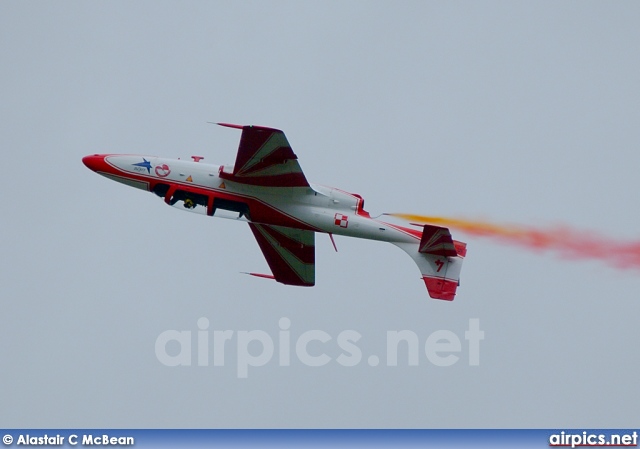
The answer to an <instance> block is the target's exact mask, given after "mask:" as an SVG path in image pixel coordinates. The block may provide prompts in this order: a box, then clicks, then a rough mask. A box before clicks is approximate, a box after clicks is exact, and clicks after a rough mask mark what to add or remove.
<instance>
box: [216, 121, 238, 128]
mask: <svg viewBox="0 0 640 449" xmlns="http://www.w3.org/2000/svg"><path fill="white" fill-rule="evenodd" d="M216 125H220V126H224V127H226V128H235V129H243V128H244V126H243V125H236V124H235V123H223V122H218V123H216Z"/></svg>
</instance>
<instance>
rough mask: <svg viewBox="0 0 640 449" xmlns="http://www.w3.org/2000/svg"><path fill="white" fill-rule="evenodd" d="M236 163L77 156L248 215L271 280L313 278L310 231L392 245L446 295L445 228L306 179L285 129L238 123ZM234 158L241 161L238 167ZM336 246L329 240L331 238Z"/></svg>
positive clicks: (110, 174)
mask: <svg viewBox="0 0 640 449" xmlns="http://www.w3.org/2000/svg"><path fill="white" fill-rule="evenodd" d="M231 126H232V127H235V128H239V129H243V136H242V139H241V143H240V148H239V150H238V155H237V158H236V164H235V166H224V165H217V164H209V163H206V162H203V161H202V159H203V158H202V157H198V156H192V160H182V159H178V160H176V159H166V158H161V157H156V156H142V155H120V154H94V155H90V156H86V157H85V158H83V163H84V164H85V165H86V166H87V167H88V168H90V169H91V170H93V171H94V172H96V173H98V174H100V175H103V176H105V177H107V178H109V179H112V180H114V181H118V182H120V183H123V184H126V185H128V186H131V187H136V188H138V189H141V190H146V191H149V192H153V193H155V194H156V195H158V196H160V197H161V198H163V199H164V201H165V202H166V203H167V204H168V205H171V206H174V207H178V208H180V209H182V210H187V211H192V212H196V213H200V214H203V215H207V216H212V217H222V218H230V219H234V220H240V221H245V222H248V223H249V224H250V226H251V229H252V231H253V233H254V236H255V237H256V239H257V240H258V244H259V245H260V247H261V249H262V251H263V253H264V255H265V257H266V259H267V262H268V263H269V266H270V268H271V270H272V272H273V276H270V275H265V277H272V278H275V279H276V280H277V281H279V282H282V283H284V284H290V285H302V286H311V285H314V283H315V243H314V242H315V240H314V236H315V233H317V232H320V233H327V234H329V235H330V236H332V235H333V234H336V235H344V236H349V237H358V238H363V239H370V240H379V241H385V242H390V243H393V244H395V245H396V246H398V247H400V248H401V249H403V250H404V251H406V252H407V253H408V254H409V255H410V256H412V257H413V258H414V260H415V261H416V263H417V264H418V266H419V268H420V271H421V273H422V277H423V279H424V280H425V284H426V285H427V288H428V290H429V293H430V295H431V296H432V297H433V298H437V299H445V300H452V299H453V297H454V296H455V292H456V287H457V286H458V283H459V274H460V268H461V265H462V261H463V258H464V256H465V254H466V245H465V244H464V243H461V242H456V241H452V240H451V237H450V234H449V232H448V230H447V229H446V228H440V227H436V226H429V225H426V226H425V227H424V229H413V228H409V227H405V226H401V225H397V224H392V223H388V222H386V221H381V220H378V219H375V218H372V217H371V216H370V215H369V213H368V212H366V211H365V210H364V200H363V198H362V197H361V196H360V195H357V194H351V193H347V192H345V191H342V190H340V189H336V188H331V187H325V186H322V185H318V184H311V183H308V182H307V181H306V178H305V177H304V174H303V173H302V170H301V169H300V167H299V164H298V163H297V157H296V156H295V154H293V152H292V150H291V148H290V146H289V145H288V142H287V141H286V138H285V137H284V134H283V133H282V132H281V131H279V130H274V129H271V128H264V127H242V126H237V125H231ZM239 164H240V165H241V166H239ZM334 245H335V244H334Z"/></svg>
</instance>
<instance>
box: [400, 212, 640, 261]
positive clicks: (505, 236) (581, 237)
mask: <svg viewBox="0 0 640 449" xmlns="http://www.w3.org/2000/svg"><path fill="white" fill-rule="evenodd" d="M389 215H391V216H394V217H398V218H402V219H404V220H408V221H410V222H413V223H416V224H432V225H439V226H443V227H448V228H451V229H457V230H459V231H461V232H464V233H466V234H469V235H473V236H478V237H489V238H493V239H496V240H498V241H500V242H503V243H508V244H514V245H519V246H522V247H525V248H529V249H535V250H549V251H555V252H557V253H558V254H559V255H560V256H563V257H567V258H571V259H594V260H602V261H607V262H610V263H612V264H613V265H615V266H616V267H619V268H638V269H640V241H631V242H625V241H619V240H614V239H611V238H608V237H605V236H602V235H599V234H596V233H593V232H586V231H581V230H576V229H572V228H570V227H566V226H557V227H552V228H532V227H526V226H517V225H498V224H494V223H489V222H486V221H476V220H462V219H457V218H444V217H429V216H423V215H412V214H389Z"/></svg>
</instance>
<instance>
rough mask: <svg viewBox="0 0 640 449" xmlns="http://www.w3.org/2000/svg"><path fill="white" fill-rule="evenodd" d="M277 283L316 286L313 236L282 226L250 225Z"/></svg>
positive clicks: (310, 233) (312, 234)
mask: <svg viewBox="0 0 640 449" xmlns="http://www.w3.org/2000/svg"><path fill="white" fill-rule="evenodd" d="M249 227H250V228H251V231H252V232H253V235H254V236H255V238H256V240H257V241H258V245H259V246H260V249H261V250H262V253H263V254H264V257H265V258H266V259H267V263H268V264H269V267H270V268H271V272H272V273H273V276H274V278H275V280H276V281H278V282H280V283H282V284H287V285H299V286H304V287H311V286H313V285H314V284H315V278H316V274H315V272H316V270H315V269H316V265H315V258H316V252H315V233H314V232H313V231H303V230H301V229H294V228H286V227H284V226H274V225H263V224H255V223H249Z"/></svg>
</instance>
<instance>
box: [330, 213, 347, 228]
mask: <svg viewBox="0 0 640 449" xmlns="http://www.w3.org/2000/svg"><path fill="white" fill-rule="evenodd" d="M334 218H335V220H334V222H333V223H334V224H335V225H336V226H340V227H341V228H346V227H347V226H349V217H348V216H347V215H342V214H336V215H335V217H334Z"/></svg>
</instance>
